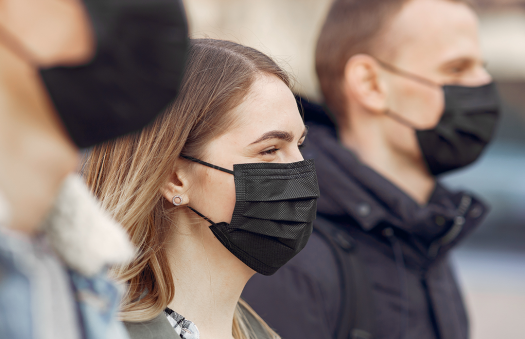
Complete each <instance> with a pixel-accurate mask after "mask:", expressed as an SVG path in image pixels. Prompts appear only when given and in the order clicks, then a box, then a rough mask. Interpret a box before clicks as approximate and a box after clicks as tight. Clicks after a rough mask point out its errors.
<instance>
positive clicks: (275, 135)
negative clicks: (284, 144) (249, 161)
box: [250, 131, 294, 145]
mask: <svg viewBox="0 0 525 339" xmlns="http://www.w3.org/2000/svg"><path fill="white" fill-rule="evenodd" d="M268 139H281V140H284V141H288V142H292V141H293V139H294V137H293V134H292V133H290V132H285V131H270V132H266V133H264V134H263V135H262V136H261V137H260V138H259V139H257V140H255V141H254V142H252V143H251V144H250V145H254V144H257V143H260V142H263V141H265V140H268Z"/></svg>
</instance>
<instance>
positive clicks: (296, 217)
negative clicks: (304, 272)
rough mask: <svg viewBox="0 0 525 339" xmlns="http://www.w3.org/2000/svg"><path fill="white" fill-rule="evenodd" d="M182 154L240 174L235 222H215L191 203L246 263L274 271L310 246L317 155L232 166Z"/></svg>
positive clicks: (261, 270)
mask: <svg viewBox="0 0 525 339" xmlns="http://www.w3.org/2000/svg"><path fill="white" fill-rule="evenodd" d="M182 157H183V158H185V159H188V160H191V161H194V162H198V163H200V164H202V165H205V166H208V167H211V168H214V169H217V170H220V171H223V172H226V173H229V174H233V175H234V180H235V192H236V199H237V200H236V203H235V208H234V210H233V216H232V220H231V222H230V223H229V224H228V223H226V222H220V223H215V222H213V221H211V220H210V219H208V218H207V217H205V216H204V215H203V214H201V213H200V212H198V211H196V210H195V209H193V208H191V207H190V209H191V210H193V211H194V212H195V213H197V214H198V215H199V216H201V217H203V218H204V219H206V220H207V221H208V222H210V223H211V226H210V229H211V231H212V232H213V233H214V234H215V236H216V237H217V239H219V241H220V242H221V243H222V244H223V245H224V246H225V247H226V248H227V249H228V250H229V251H230V252H231V253H233V254H234V255H235V256H236V257H237V258H239V259H240V260H241V261H242V262H243V263H245V264H246V265H248V266H249V267H250V268H252V269H253V270H255V271H257V272H259V273H261V274H264V275H272V274H273V273H275V271H277V270H278V269H279V268H280V267H281V266H283V265H284V264H286V263H287V262H288V261H289V260H290V259H292V258H293V257H294V256H295V255H296V254H297V253H299V251H301V250H302V249H303V248H304V246H305V245H306V242H307V241H308V238H309V237H310V234H311V233H312V225H313V221H314V219H315V216H316V212H317V198H319V187H318V185H317V175H316V172H315V166H314V161H313V160H305V161H300V162H295V163H291V164H274V163H256V164H240V165H234V166H233V171H230V170H227V169H225V168H222V167H218V166H215V165H212V164H209V163H207V162H204V161H201V160H198V159H195V158H191V157H186V156H182Z"/></svg>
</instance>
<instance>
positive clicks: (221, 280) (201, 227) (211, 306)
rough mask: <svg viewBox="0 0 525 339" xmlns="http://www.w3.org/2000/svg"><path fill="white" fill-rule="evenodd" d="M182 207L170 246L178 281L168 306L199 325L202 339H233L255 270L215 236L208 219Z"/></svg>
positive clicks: (169, 250) (174, 272) (175, 278)
mask: <svg viewBox="0 0 525 339" xmlns="http://www.w3.org/2000/svg"><path fill="white" fill-rule="evenodd" d="M183 209H184V207H183V208H182V209H181V211H180V213H179V216H178V218H177V220H178V222H177V223H176V224H175V225H174V227H173V228H174V229H175V231H174V235H173V239H172V240H171V242H170V245H169V249H168V258H169V259H168V260H169V262H170V268H171V273H172V275H173V281H174V284H175V297H174V298H173V300H172V301H171V303H170V304H169V305H168V307H170V308H171V309H173V310H174V311H176V312H177V313H179V314H181V315H182V316H184V317H185V318H186V319H188V320H190V321H192V322H193V323H194V324H195V325H197V327H198V329H199V332H200V337H201V338H202V339H211V338H213V339H231V338H232V323H233V316H234V312H235V308H236V306H237V302H238V300H239V298H240V296H241V293H242V290H243V289H244V286H245V285H246V283H247V282H248V280H249V279H250V277H251V276H252V275H253V273H254V271H253V270H251V269H249V268H248V267H247V266H246V265H245V264H243V263H242V262H241V261H240V260H239V259H237V258H236V257H235V256H234V255H233V254H231V253H230V252H229V251H228V250H227V249H226V248H225V247H224V246H223V245H222V244H221V243H220V242H219V240H218V239H217V238H215V236H214V235H213V233H212V232H211V230H210V228H209V224H207V222H205V221H201V220H196V219H195V215H194V214H193V212H191V211H190V210H189V209H186V210H183ZM197 218H198V217H197ZM187 225H190V226H187Z"/></svg>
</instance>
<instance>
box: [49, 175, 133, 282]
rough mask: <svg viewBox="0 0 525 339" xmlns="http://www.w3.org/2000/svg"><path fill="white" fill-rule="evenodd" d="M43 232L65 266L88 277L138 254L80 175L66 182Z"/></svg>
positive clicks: (72, 176)
mask: <svg viewBox="0 0 525 339" xmlns="http://www.w3.org/2000/svg"><path fill="white" fill-rule="evenodd" d="M43 230H44V232H45V234H46V237H47V238H48V240H49V242H50V244H51V246H52V247H53V249H54V250H55V251H56V253H57V254H58V255H59V256H60V258H61V259H62V260H63V261H64V262H65V264H66V265H67V266H68V267H69V268H70V269H72V270H74V271H76V272H78V273H80V274H82V275H85V276H93V275H96V274H97V273H99V272H100V271H101V270H102V269H104V268H105V267H106V266H108V265H115V264H124V263H127V262H129V261H130V260H131V259H132V258H133V255H134V252H135V250H134V248H133V246H132V245H131V243H130V241H129V239H128V236H127V233H126V232H125V231H124V229H123V228H122V227H121V226H120V224H118V223H117V222H115V221H114V220H113V219H112V218H111V217H110V216H109V214H108V213H106V212H105V211H104V210H103V209H102V208H101V207H100V204H99V203H98V201H97V200H96V199H95V198H94V197H93V196H92V195H91V193H90V192H89V191H88V189H87V187H86V185H85V184H84V182H83V180H82V178H81V177H79V176H78V175H70V176H69V177H68V178H67V179H66V180H65V181H64V183H63V185H62V188H61V190H60V192H59V195H58V197H57V199H56V201H55V205H54V206H53V208H52V209H51V211H50V212H49V214H48V216H47V218H46V220H45V221H44V223H43Z"/></svg>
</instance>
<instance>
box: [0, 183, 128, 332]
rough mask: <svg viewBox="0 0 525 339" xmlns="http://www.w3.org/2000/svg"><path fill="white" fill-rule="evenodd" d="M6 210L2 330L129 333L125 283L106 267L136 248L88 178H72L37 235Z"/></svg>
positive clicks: (1, 248) (0, 281)
mask: <svg viewBox="0 0 525 339" xmlns="http://www.w3.org/2000/svg"><path fill="white" fill-rule="evenodd" d="M0 205H2V200H1V197H0ZM2 211H5V206H0V338H9V339H37V338H38V339H47V338H56V337H57V335H58V336H59V337H64V336H66V335H65V334H64V333H71V334H72V337H74V338H79V339H105V338H108V339H128V335H127V332H126V330H125V328H124V326H123V325H122V323H120V322H119V321H117V320H116V318H115V315H116V312H117V310H118V307H119V303H120V296H121V293H120V292H121V291H120V290H119V288H118V286H117V285H116V284H115V283H113V282H112V281H111V280H110V279H109V278H108V276H107V267H108V265H112V264H118V263H125V262H127V261H129V260H130V259H131V257H132V256H133V253H134V250H133V248H132V246H131V244H130V243H129V240H128V238H127V235H126V233H125V232H124V231H123V230H122V229H121V227H120V226H119V225H118V224H117V223H115V222H114V221H112V220H111V218H109V217H108V216H107V215H106V214H105V213H104V212H103V211H102V210H101V209H100V207H99V206H98V203H97V202H96V200H95V199H93V198H92V197H91V195H90V194H89V192H88V191H87V189H86V188H85V186H84V185H83V183H82V181H81V179H80V178H78V177H70V178H68V179H67V180H66V181H65V183H64V187H63V188H62V190H61V193H60V195H59V197H58V198H57V201H56V203H55V206H54V208H53V210H52V211H51V212H50V214H49V216H48V217H47V219H46V220H45V222H44V223H43V225H42V227H41V230H42V232H41V233H40V234H39V235H38V236H33V237H28V236H25V235H21V234H18V233H16V232H13V231H9V230H8V229H7V228H6V227H5V225H6V224H7V220H5V218H3V216H2ZM57 277H58V278H57ZM57 281H58V282H60V283H63V284H62V285H60V284H58V285H55V284H54V282H57ZM50 282H53V285H50ZM57 296H58V298H57ZM55 304H56V305H55ZM59 304H60V305H59ZM57 310H58V311H60V310H62V311H63V310H67V312H63V313H62V314H56V311H57ZM59 313H60V312H59ZM48 322H54V323H53V324H52V325H50V324H49V323H48ZM53 325H54V326H53ZM67 331H69V332H67Z"/></svg>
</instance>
